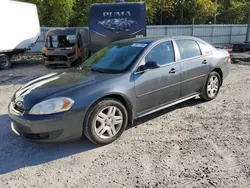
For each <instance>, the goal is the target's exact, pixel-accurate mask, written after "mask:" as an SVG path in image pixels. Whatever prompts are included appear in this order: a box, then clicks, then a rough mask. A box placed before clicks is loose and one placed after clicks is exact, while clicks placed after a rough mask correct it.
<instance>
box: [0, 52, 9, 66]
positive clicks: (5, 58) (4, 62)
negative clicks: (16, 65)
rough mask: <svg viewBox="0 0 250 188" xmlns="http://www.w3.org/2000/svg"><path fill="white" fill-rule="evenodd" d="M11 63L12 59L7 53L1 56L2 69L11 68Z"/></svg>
mask: <svg viewBox="0 0 250 188" xmlns="http://www.w3.org/2000/svg"><path fill="white" fill-rule="evenodd" d="M11 64H12V63H11V60H10V58H9V57H8V56H7V55H3V56H0V69H9V68H10V67H11Z"/></svg>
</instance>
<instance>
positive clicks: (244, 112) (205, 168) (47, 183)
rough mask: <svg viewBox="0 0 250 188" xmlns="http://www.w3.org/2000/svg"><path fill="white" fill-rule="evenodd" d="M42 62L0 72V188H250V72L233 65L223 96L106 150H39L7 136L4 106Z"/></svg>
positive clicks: (196, 103) (183, 109) (156, 121)
mask: <svg viewBox="0 0 250 188" xmlns="http://www.w3.org/2000/svg"><path fill="white" fill-rule="evenodd" d="M51 71H53V70H47V69H46V68H45V67H44V66H43V65H42V64H40V63H39V62H33V63H32V64H27V63H19V64H15V65H14V67H13V68H12V69H10V70H8V71H0V96H1V100H0V106H1V108H0V187H1V188H5V187H18V188H19V187H44V188H47V187H58V188H59V187H60V188H61V187H100V188H105V187H107V188H110V187H115V188H116V187H144V188H146V187H148V188H149V187H164V188H165V187H178V188H179V187H190V188H191V187H226V188H230V187H243V188H244V187H246V188H247V187H250V160H249V158H250V110H249V109H250V66H247V65H232V70H231V74H230V76H229V77H228V78H227V80H226V81H225V83H224V85H223V87H222V88H221V91H220V94H219V95H218V97H217V98H216V99H215V100H213V101H211V102H207V103H203V102H202V101H200V100H199V99H195V100H191V101H188V102H185V103H182V104H180V105H177V106H175V107H173V108H170V109H166V110H163V111H161V112H158V113H155V114H153V115H150V116H147V117H145V118H142V119H139V120H138V121H137V122H136V123H135V124H134V125H133V126H131V127H129V128H128V130H127V131H125V133H124V134H123V136H122V137H121V138H120V139H119V140H118V141H116V142H115V143H112V144H110V145H108V146H104V147H96V146H95V145H93V144H92V143H90V142H89V141H88V140H86V139H83V140H80V141H76V142H72V143H65V144H35V143H30V142H28V141H25V140H23V139H21V138H19V137H18V136H16V135H14V133H12V131H11V130H10V122H9V120H8V116H7V105H8V103H9V101H10V99H11V96H12V94H13V93H14V91H15V90H16V89H18V88H19V87H20V86H21V85H22V84H24V83H26V82H28V81H29V80H30V79H32V78H33V77H34V75H37V74H41V73H46V72H51Z"/></svg>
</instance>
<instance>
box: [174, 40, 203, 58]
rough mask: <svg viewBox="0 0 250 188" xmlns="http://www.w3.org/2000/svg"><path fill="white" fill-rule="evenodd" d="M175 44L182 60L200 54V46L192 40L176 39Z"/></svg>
mask: <svg viewBox="0 0 250 188" xmlns="http://www.w3.org/2000/svg"><path fill="white" fill-rule="evenodd" d="M176 44H177V46H178V48H179V51H180V55H181V59H182V60H183V59H189V58H193V57H197V56H200V55H201V50H200V47H199V45H198V44H197V42H196V41H194V40H177V41H176Z"/></svg>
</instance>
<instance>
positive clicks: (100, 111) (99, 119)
mask: <svg viewBox="0 0 250 188" xmlns="http://www.w3.org/2000/svg"><path fill="white" fill-rule="evenodd" d="M127 123H128V112H127V110H126V108H125V107H124V105H123V104H122V103H120V102H119V101H117V100H115V99H105V100H102V101H100V102H98V103H96V104H95V105H94V106H93V107H92V108H91V109H90V111H89V112H88V113H87V115H86V118H85V122H84V125H83V133H84V135H85V136H86V137H87V138H88V139H89V140H91V141H92V142H94V143H96V144H98V145H105V144H109V143H111V142H113V141H115V140H116V139H117V138H119V137H120V136H121V134H122V133H123V131H124V130H125V128H126V126H127Z"/></svg>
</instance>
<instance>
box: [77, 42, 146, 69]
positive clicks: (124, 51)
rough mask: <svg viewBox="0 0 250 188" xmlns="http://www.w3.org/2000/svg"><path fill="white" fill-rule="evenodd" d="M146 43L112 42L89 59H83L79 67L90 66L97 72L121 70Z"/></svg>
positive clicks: (126, 66)
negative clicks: (112, 43)
mask: <svg viewBox="0 0 250 188" xmlns="http://www.w3.org/2000/svg"><path fill="white" fill-rule="evenodd" d="M146 46H147V44H142V43H123V44H114V45H110V46H108V47H105V48H103V49H102V50H100V51H98V52H97V53H95V54H94V55H93V56H91V57H90V58H89V59H87V60H86V61H84V62H83V63H82V65H80V68H86V67H87V68H90V69H91V70H92V71H98V72H104V73H105V72H111V73H116V72H123V71H125V69H127V68H128V67H129V66H130V65H131V64H132V63H133V62H134V60H135V58H136V57H137V56H138V55H139V54H140V53H141V52H142V51H143V49H145V48H146Z"/></svg>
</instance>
